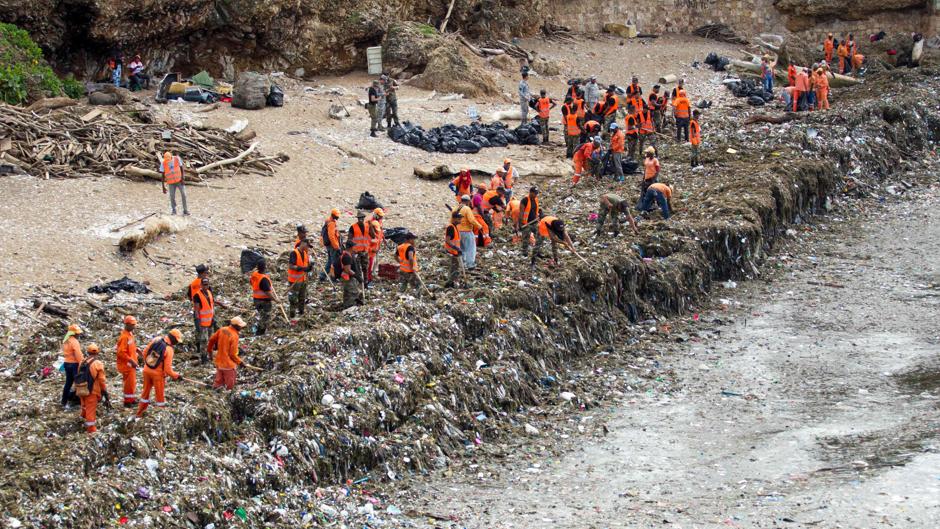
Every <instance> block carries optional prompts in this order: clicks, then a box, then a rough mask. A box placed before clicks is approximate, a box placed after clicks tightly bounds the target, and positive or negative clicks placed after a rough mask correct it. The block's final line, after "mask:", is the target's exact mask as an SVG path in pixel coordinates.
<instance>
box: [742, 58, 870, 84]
mask: <svg viewBox="0 0 940 529" xmlns="http://www.w3.org/2000/svg"><path fill="white" fill-rule="evenodd" d="M731 66H734V67H736V68H740V69H742V70H747V71H749V72H754V73H760V64H756V63H753V62H748V61H742V60H739V59H731ZM797 68H803V67H802V66H797ZM829 75H830V77H829V86H831V87H833V88H845V87H847V86H855V85H857V84H859V83H861V81H859V80H858V79H856V78H854V77H849V76H847V75H842V74H838V73H832V72H830V73H829ZM774 77H776V78H777V79H778V80H780V81H786V80H787V73H786V71H784V70H777V69H774Z"/></svg>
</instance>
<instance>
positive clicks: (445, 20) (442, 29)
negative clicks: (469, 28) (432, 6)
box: [440, 0, 456, 33]
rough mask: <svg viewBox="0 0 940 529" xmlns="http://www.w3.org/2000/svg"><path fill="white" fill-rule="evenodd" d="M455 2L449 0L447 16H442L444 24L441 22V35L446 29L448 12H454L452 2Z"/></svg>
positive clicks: (448, 18) (448, 17)
mask: <svg viewBox="0 0 940 529" xmlns="http://www.w3.org/2000/svg"><path fill="white" fill-rule="evenodd" d="M455 1H456V0H450V7H448V8H447V14H446V15H444V22H441V30H440V31H441V33H444V30H445V29H447V22H448V21H450V12H451V11H453V10H454V2H455Z"/></svg>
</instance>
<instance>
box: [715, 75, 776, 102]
mask: <svg viewBox="0 0 940 529" xmlns="http://www.w3.org/2000/svg"><path fill="white" fill-rule="evenodd" d="M724 83H725V86H726V87H728V90H731V93H732V94H734V95H735V97H746V98H747V103H748V104H749V105H751V106H755V107H759V106H763V105H765V104H766V103H770V102H771V101H773V99H774V94H773V92H767V91H765V90H764V87H763V86H761V84H760V83H758V82H756V81H753V80H751V79H737V78H729V79H725V81H724Z"/></svg>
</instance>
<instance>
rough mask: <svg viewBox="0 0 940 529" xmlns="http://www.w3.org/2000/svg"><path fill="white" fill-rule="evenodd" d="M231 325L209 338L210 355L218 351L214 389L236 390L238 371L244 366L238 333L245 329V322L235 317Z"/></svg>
mask: <svg viewBox="0 0 940 529" xmlns="http://www.w3.org/2000/svg"><path fill="white" fill-rule="evenodd" d="M229 323H230V325H228V326H227V327H222V328H221V329H219V330H217V331H215V333H214V334H213V335H212V337H211V338H209V346H208V349H209V354H210V355H212V353H213V351H218V353H216V355H215V358H214V361H215V380H213V381H212V389H221V388H223V387H224V388H225V389H227V390H229V391H231V390H233V389H235V375H236V374H237V373H236V369H237V368H238V366H240V365H241V364H242V359H241V358H240V357H239V356H238V333H240V332H241V330H242V329H244V328H245V320H243V319H241V317H239V316H235V317H234V318H232V321H231V322H229Z"/></svg>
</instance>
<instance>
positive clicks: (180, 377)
mask: <svg viewBox="0 0 940 529" xmlns="http://www.w3.org/2000/svg"><path fill="white" fill-rule="evenodd" d="M177 375H179V376H177V377H176V378H174V379H173V380H174V381H176V382H180V381H181V380H183V374H182V373H177Z"/></svg>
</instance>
